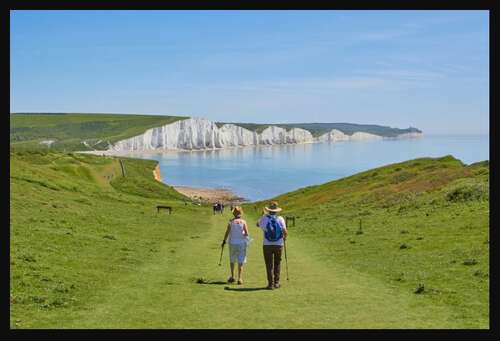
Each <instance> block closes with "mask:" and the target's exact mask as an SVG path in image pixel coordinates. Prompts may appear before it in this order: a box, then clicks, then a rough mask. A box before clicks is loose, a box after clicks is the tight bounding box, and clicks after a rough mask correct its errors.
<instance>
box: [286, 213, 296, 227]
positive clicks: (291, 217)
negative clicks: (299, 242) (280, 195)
mask: <svg viewBox="0 0 500 341" xmlns="http://www.w3.org/2000/svg"><path fill="white" fill-rule="evenodd" d="M289 221H290V222H293V225H292V226H295V217H294V216H286V217H285V223H286V226H287V227H288V226H289V224H288V222H289Z"/></svg>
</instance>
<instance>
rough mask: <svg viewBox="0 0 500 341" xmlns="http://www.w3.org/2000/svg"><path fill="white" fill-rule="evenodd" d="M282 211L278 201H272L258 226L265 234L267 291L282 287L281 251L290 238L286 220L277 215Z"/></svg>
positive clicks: (264, 211)
mask: <svg viewBox="0 0 500 341" xmlns="http://www.w3.org/2000/svg"><path fill="white" fill-rule="evenodd" d="M280 211H281V208H280V207H278V203H277V202H276V201H271V202H270V203H269V205H268V206H266V207H265V208H264V210H263V215H262V216H261V218H260V219H259V221H258V222H257V226H258V227H260V228H261V229H262V231H263V232H264V239H263V251H264V262H265V263H266V272H267V289H270V290H272V289H278V288H279V287H280V269H281V251H282V249H283V242H284V240H285V239H286V237H287V236H288V231H287V229H286V223H285V219H283V217H281V216H279V215H277V213H278V212H280Z"/></svg>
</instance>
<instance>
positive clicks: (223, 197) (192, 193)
mask: <svg viewBox="0 0 500 341" xmlns="http://www.w3.org/2000/svg"><path fill="white" fill-rule="evenodd" d="M153 176H154V178H155V180H156V181H158V182H161V183H163V184H165V185H167V184H166V183H164V182H163V180H162V178H161V172H160V164H159V163H158V164H157V165H156V167H155V168H154V170H153ZM169 186H170V185H169ZM172 187H173V188H174V189H175V190H176V191H177V192H179V193H181V194H184V195H185V196H187V197H188V198H190V199H191V200H193V201H196V202H198V203H203V204H213V203H215V202H221V203H222V204H224V205H240V204H241V203H243V202H248V201H249V200H247V199H245V198H242V197H240V196H238V195H236V194H235V193H234V192H231V191H229V190H227V189H224V188H202V187H192V186H184V185H172Z"/></svg>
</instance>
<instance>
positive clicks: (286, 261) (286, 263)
mask: <svg viewBox="0 0 500 341" xmlns="http://www.w3.org/2000/svg"><path fill="white" fill-rule="evenodd" d="M283 243H284V244H285V265H286V280H287V281H288V259H287V258H286V239H283Z"/></svg>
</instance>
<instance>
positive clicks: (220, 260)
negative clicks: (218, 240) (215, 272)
mask: <svg viewBox="0 0 500 341" xmlns="http://www.w3.org/2000/svg"><path fill="white" fill-rule="evenodd" d="M224 245H226V243H224V244H222V246H221V249H220V259H219V266H220V264H221V262H222V252H224Z"/></svg>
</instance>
